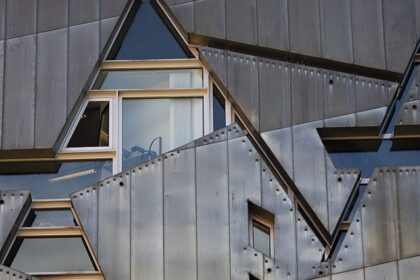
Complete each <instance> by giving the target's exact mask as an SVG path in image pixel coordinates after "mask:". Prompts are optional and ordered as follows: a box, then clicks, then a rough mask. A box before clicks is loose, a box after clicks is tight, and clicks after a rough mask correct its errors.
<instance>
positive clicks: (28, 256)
mask: <svg viewBox="0 0 420 280" xmlns="http://www.w3.org/2000/svg"><path fill="white" fill-rule="evenodd" d="M16 242H21V244H20V246H18V249H17V250H18V251H17V253H16V256H15V257H14V259H13V261H12V263H11V265H10V266H11V267H12V268H14V269H16V270H19V271H23V272H31V273H32V272H38V273H39V272H81V271H95V267H94V266H93V264H92V261H91V259H90V257H89V255H88V253H87V249H86V247H85V245H84V243H83V241H82V239H81V238H80V237H63V238H59V237H57V238H25V239H20V240H17V241H16Z"/></svg>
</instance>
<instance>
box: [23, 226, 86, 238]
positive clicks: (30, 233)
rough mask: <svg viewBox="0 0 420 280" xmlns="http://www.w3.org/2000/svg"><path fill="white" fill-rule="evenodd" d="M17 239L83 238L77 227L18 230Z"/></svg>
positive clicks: (80, 230)
mask: <svg viewBox="0 0 420 280" xmlns="http://www.w3.org/2000/svg"><path fill="white" fill-rule="evenodd" d="M17 236H18V237H69V236H80V237H82V236H83V232H82V229H81V228H79V227H48V228H47V227H45V228H30V227H23V228H20V229H19V231H18V233H17Z"/></svg>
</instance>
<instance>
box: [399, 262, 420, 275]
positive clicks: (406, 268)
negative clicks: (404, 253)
mask: <svg viewBox="0 0 420 280" xmlns="http://www.w3.org/2000/svg"><path fill="white" fill-rule="evenodd" d="M419 275H420V257H414V258H409V259H403V260H400V261H398V276H399V279H400V280H411V279H418V277H419Z"/></svg>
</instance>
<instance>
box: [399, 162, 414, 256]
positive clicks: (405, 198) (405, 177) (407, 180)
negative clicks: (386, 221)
mask: <svg viewBox="0 0 420 280" xmlns="http://www.w3.org/2000/svg"><path fill="white" fill-rule="evenodd" d="M419 172H420V170H419V169H418V168H414V167H400V168H398V173H397V181H396V182H397V185H396V188H397V189H396V190H397V198H398V204H397V205H398V209H397V219H398V233H399V246H400V255H399V256H400V257H401V258H408V257H412V256H416V255H419V254H420V221H419V220H418V217H419V215H420V208H419V207H415V206H416V205H419V203H420V189H419V185H420V175H419Z"/></svg>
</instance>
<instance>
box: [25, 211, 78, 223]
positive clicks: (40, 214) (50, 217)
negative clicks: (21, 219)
mask: <svg viewBox="0 0 420 280" xmlns="http://www.w3.org/2000/svg"><path fill="white" fill-rule="evenodd" d="M24 226H25V227H74V226H76V222H75V220H74V217H73V213H72V212H71V210H35V211H31V213H30V214H29V216H28V218H27V220H26V221H25V224H24Z"/></svg>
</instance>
